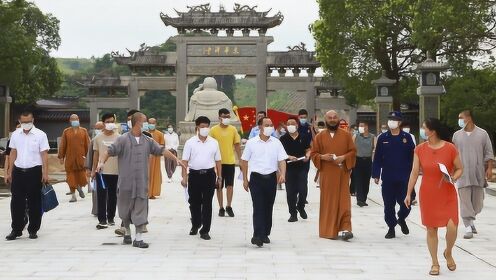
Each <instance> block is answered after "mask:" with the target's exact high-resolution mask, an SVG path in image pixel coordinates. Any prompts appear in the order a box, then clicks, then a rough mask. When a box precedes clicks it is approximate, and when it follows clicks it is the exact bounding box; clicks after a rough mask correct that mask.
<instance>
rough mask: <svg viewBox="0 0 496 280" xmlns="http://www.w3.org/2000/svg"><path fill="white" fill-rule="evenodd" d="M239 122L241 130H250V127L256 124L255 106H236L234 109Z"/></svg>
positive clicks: (244, 131) (245, 131)
mask: <svg viewBox="0 0 496 280" xmlns="http://www.w3.org/2000/svg"><path fill="white" fill-rule="evenodd" d="M235 113H236V114H237V115H238V118H239V121H240V122H241V132H242V133H247V132H250V130H251V128H252V127H253V126H255V125H256V119H257V108H255V107H238V108H237V110H235Z"/></svg>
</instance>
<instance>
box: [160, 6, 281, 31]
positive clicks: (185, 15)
mask: <svg viewBox="0 0 496 280" xmlns="http://www.w3.org/2000/svg"><path fill="white" fill-rule="evenodd" d="M187 8H188V9H189V11H188V12H180V11H177V10H176V9H174V11H175V12H176V14H177V17H171V16H169V15H167V14H164V13H160V18H161V19H162V22H163V23H164V24H165V25H166V26H172V27H175V28H176V29H177V31H178V33H179V34H184V33H186V32H188V31H193V32H197V33H199V32H201V31H210V32H211V33H212V34H214V35H215V34H217V33H218V31H219V30H226V31H227V34H228V36H232V35H233V33H234V30H242V31H243V36H248V35H249V31H250V30H259V32H260V35H262V36H263V35H264V34H265V32H266V31H267V29H269V28H273V27H276V26H278V25H279V24H281V22H282V21H283V19H284V16H283V15H282V13H281V12H278V13H276V14H275V15H273V16H269V15H268V14H269V12H270V11H271V10H272V9H269V10H268V11H265V12H259V11H257V10H256V8H257V6H252V7H250V6H248V5H241V4H234V8H233V11H232V12H230V11H226V10H225V9H224V7H223V6H220V8H219V11H217V12H213V11H211V7H210V4H203V5H198V6H187Z"/></svg>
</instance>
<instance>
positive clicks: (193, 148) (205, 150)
mask: <svg viewBox="0 0 496 280" xmlns="http://www.w3.org/2000/svg"><path fill="white" fill-rule="evenodd" d="M182 159H183V160H187V161H188V167H189V168H190V169H193V170H201V169H210V168H213V167H215V162H216V161H220V160H221V157H220V149H219V143H218V142H217V140H215V139H214V138H212V137H210V136H208V137H207V139H206V140H205V142H203V141H201V140H200V138H199V137H198V136H193V137H191V138H190V139H188V141H186V143H184V149H183V157H182Z"/></svg>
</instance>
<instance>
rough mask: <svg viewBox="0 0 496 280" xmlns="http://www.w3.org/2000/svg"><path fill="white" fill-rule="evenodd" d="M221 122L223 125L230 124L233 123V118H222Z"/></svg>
mask: <svg viewBox="0 0 496 280" xmlns="http://www.w3.org/2000/svg"><path fill="white" fill-rule="evenodd" d="M221 122H222V124H223V125H229V124H230V123H231V119H229V118H221Z"/></svg>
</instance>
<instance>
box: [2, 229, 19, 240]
mask: <svg viewBox="0 0 496 280" xmlns="http://www.w3.org/2000/svg"><path fill="white" fill-rule="evenodd" d="M21 235H22V232H16V231H12V232H11V233H10V234H9V235H7V236H5V239H7V240H9V241H12V240H15V239H17V237H19V236H21Z"/></svg>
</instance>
